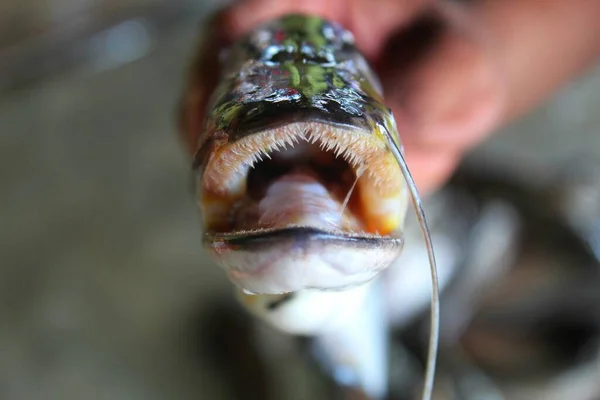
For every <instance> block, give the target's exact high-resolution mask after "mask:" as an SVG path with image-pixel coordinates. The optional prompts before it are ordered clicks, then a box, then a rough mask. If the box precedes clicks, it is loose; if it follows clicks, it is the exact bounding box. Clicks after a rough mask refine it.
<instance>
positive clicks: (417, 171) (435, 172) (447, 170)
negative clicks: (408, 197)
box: [405, 147, 462, 196]
mask: <svg viewBox="0 0 600 400" xmlns="http://www.w3.org/2000/svg"><path fill="white" fill-rule="evenodd" d="M461 158H462V156H461V153H456V152H450V151H448V152H439V151H432V150H427V149H422V148H418V147H417V148H414V149H413V148H411V147H407V148H406V153H405V159H406V163H407V165H408V168H409V169H410V171H411V175H412V177H413V179H414V181H415V184H416V185H417V189H419V194H420V195H421V196H427V195H428V194H431V193H432V192H434V191H435V190H436V189H437V188H439V187H440V186H442V185H443V184H444V183H445V182H446V181H447V180H448V179H449V178H450V176H451V175H452V173H453V172H454V170H455V169H456V167H457V166H458V164H459V163H460V160H461Z"/></svg>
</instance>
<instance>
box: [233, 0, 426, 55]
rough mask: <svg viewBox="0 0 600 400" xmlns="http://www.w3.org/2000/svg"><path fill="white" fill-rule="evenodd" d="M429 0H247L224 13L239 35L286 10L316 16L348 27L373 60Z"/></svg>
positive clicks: (235, 32) (364, 51)
mask: <svg viewBox="0 0 600 400" xmlns="http://www.w3.org/2000/svg"><path fill="white" fill-rule="evenodd" d="M430 2H431V0H374V1H365V0H329V1H323V0H305V1H297V0H249V1H244V2H241V3H239V4H237V5H236V6H235V7H233V8H232V9H231V12H230V13H229V14H228V15H227V18H226V19H225V23H226V24H227V29H228V30H229V31H230V32H232V33H233V34H234V35H241V34H244V33H246V32H248V31H249V30H250V29H252V28H254V27H255V26H256V25H258V24H260V23H263V22H266V21H268V20H270V19H273V18H276V17H279V16H282V15H284V14H289V13H304V14H311V15H317V16H320V17H323V18H326V19H329V20H331V21H335V22H338V23H340V24H342V25H343V26H344V27H345V28H346V29H348V30H350V31H351V32H352V33H353V34H354V36H355V38H356V44H357V46H358V48H359V49H360V50H361V51H362V52H363V53H365V55H366V56H367V58H369V59H375V58H377V57H378V56H379V54H380V52H381V50H382V47H383V46H382V44H383V43H384V38H385V37H387V36H388V35H389V34H390V32H392V31H393V30H394V29H396V28H397V27H398V26H399V25H402V24H404V23H406V21H408V20H409V19H410V18H411V17H412V16H414V15H415V14H416V13H417V12H418V11H419V10H421V9H422V8H423V7H424V5H425V4H427V3H430Z"/></svg>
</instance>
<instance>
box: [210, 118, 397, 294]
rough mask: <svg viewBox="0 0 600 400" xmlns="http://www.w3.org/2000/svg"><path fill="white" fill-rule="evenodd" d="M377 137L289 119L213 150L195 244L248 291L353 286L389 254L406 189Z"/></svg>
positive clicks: (381, 264) (391, 254)
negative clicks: (200, 234)
mask: <svg viewBox="0 0 600 400" xmlns="http://www.w3.org/2000/svg"><path fill="white" fill-rule="evenodd" d="M385 140H386V138H385V137H383V136H382V135H377V134H373V132H365V131H362V130H359V129H352V128H349V127H343V126H341V127H340V126H335V125H332V124H326V123H315V122H310V123H292V124H289V125H286V126H283V127H278V128H274V129H269V130H265V131H262V132H259V133H254V134H251V135H248V136H246V137H244V138H242V139H239V140H237V141H235V142H233V143H225V144H222V145H221V146H218V147H217V146H215V147H214V148H213V150H212V154H211V155H210V157H209V158H208V160H207V163H206V165H205V167H204V170H203V176H202V186H201V192H200V207H201V211H202V215H203V217H204V224H205V236H204V244H205V246H206V247H207V248H208V249H209V251H210V252H211V254H212V255H213V257H214V258H215V259H216V260H217V262H218V263H219V264H220V265H221V266H223V267H224V268H225V269H226V271H227V272H228V274H229V277H230V279H231V280H232V281H233V282H234V283H236V284H238V286H240V287H242V288H243V289H245V290H247V291H250V292H255V293H287V292H292V291H297V290H303V289H320V290H337V289H344V288H347V287H351V286H355V285H358V284H362V283H364V282H366V281H368V280H370V279H372V278H373V277H374V276H376V275H377V273H378V272H379V271H381V270H382V269H384V268H385V267H387V266H388V265H389V264H390V263H391V262H392V261H393V260H394V259H395V258H397V257H398V255H399V254H400V251H401V249H402V245H403V240H402V234H401V228H402V225H403V221H404V216H405V213H406V208H407V202H408V199H407V190H406V187H405V184H404V180H403V178H402V175H401V172H400V170H399V168H398V166H397V163H396V160H395V158H394V157H393V155H392V154H391V153H390V152H389V150H388V148H387V143H386V141H385Z"/></svg>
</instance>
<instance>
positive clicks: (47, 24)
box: [0, 0, 600, 400]
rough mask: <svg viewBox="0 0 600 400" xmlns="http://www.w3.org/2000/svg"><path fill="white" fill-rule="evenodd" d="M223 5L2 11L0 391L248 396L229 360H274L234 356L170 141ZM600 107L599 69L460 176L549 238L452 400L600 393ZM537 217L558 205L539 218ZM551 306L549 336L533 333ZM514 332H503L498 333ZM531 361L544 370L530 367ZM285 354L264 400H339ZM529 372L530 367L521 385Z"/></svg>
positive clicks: (239, 335) (143, 1)
mask: <svg viewBox="0 0 600 400" xmlns="http://www.w3.org/2000/svg"><path fill="white" fill-rule="evenodd" d="M220 4H221V2H219V1H217V0H211V1H206V0H202V1H188V0H173V1H170V2H166V1H159V0H121V1H116V0H102V1H91V0H56V1H52V2H42V1H39V0H19V1H16V0H3V1H2V2H0V210H1V211H0V399H6V400H21V399H31V400H34V399H45V400H50V399H61V400H71V399H111V400H118V399H127V400H136V399H144V400H151V399H167V398H168V399H237V398H242V397H241V395H239V392H238V391H237V389H236V388H235V386H236V385H238V384H239V385H240V386H243V387H244V388H246V389H247V390H250V389H249V388H250V386H244V385H251V383H248V382H247V381H248V379H246V381H244V382H242V380H238V379H237V378H235V376H234V375H233V374H234V373H233V372H229V371H228V370H227V369H226V368H227V367H228V366H231V365H244V366H246V367H248V366H250V367H248V368H252V367H254V366H256V367H257V369H258V366H260V365H262V364H261V363H262V361H261V359H260V357H259V356H257V355H256V354H254V353H253V352H252V351H250V350H248V354H244V356H243V357H242V358H243V359H240V358H239V357H240V356H239V354H240V351H241V350H240V351H238V352H236V357H237V359H236V358H234V359H232V360H231V361H222V360H223V359H224V358H223V357H225V355H226V353H228V352H234V350H235V349H236V347H235V346H239V348H242V347H243V346H242V345H243V344H244V343H245V341H246V340H247V339H246V338H245V336H244V335H245V333H244V332H245V329H250V330H251V326H250V323H249V322H248V321H247V320H246V316H245V314H243V313H242V312H241V311H240V310H239V309H238V308H237V307H236V306H235V304H233V297H232V296H231V292H232V289H231V285H230V284H229V282H228V281H227V280H226V278H225V276H224V274H222V273H221V271H220V270H218V269H217V268H216V267H215V266H214V265H213V264H212V263H210V262H209V261H208V260H207V258H206V256H205V254H204V253H203V252H202V250H201V248H200V243H201V231H200V226H199V224H198V222H199V220H198V218H197V213H196V209H195V205H194V201H193V198H192V194H191V179H190V169H189V164H188V159H187V156H186V154H185V152H184V149H183V146H182V144H181V143H180V142H179V141H178V138H177V136H176V130H175V107H176V104H177V99H178V95H179V93H180V92H181V90H182V88H183V85H184V79H185V77H186V75H185V73H186V71H187V67H188V65H189V61H190V58H191V56H192V54H193V53H194V50H195V48H196V47H195V46H196V44H197V42H198V33H199V30H200V28H201V27H202V25H203V22H204V20H205V18H206V16H207V15H209V13H210V12H211V11H212V10H214V9H215V8H216V7H217V6H219V5H220ZM599 102H600V68H597V69H595V70H592V71H591V72H590V73H589V74H587V75H586V76H583V77H582V78H581V79H578V80H577V81H574V82H572V83H571V84H569V85H568V86H567V87H566V88H565V89H564V90H562V91H561V92H560V93H559V94H558V95H557V96H556V97H555V98H554V99H552V100H551V101H550V102H549V103H547V104H546V105H544V106H543V107H541V108H540V109H538V110H537V111H535V112H534V113H532V114H530V115H528V116H527V117H525V118H523V119H522V120H520V121H519V122H517V123H516V124H513V125H512V126H510V127H508V128H507V129H505V131H504V132H502V133H501V134H498V135H496V136H494V137H493V138H492V139H491V140H489V141H488V142H486V143H485V144H484V145H483V146H481V147H480V148H478V149H476V150H475V151H474V152H473V153H472V154H471V155H470V156H469V157H468V159H467V160H465V165H464V166H463V168H462V169H461V171H459V172H458V173H457V178H456V179H455V180H454V181H453V183H451V184H450V187H451V188H452V185H454V186H455V187H458V188H459V189H460V191H461V193H466V194H467V195H468V196H471V198H476V199H478V201H479V203H478V204H484V203H485V201H487V200H489V199H490V198H492V199H495V198H498V199H500V201H501V202H502V204H505V205H507V206H508V207H511V208H512V209H514V210H516V212H517V214H518V215H519V220H520V223H521V224H520V225H521V226H535V227H536V229H538V228H539V230H538V231H536V230H532V231H528V232H526V233H527V234H523V235H521V236H519V238H520V239H515V241H514V243H512V246H514V248H515V249H517V248H518V250H515V251H514V252H515V253H516V254H517V255H518V256H515V257H514V262H513V264H514V265H513V264H511V265H510V266H509V268H508V270H509V271H511V272H510V273H509V272H505V273H503V276H504V277H505V278H504V280H502V281H501V286H502V287H501V288H500V289H498V288H497V291H496V292H494V293H505V294H506V293H509V294H510V295H509V296H508V297H511V296H512V297H511V298H512V300H513V302H512V303H511V304H508V305H507V304H504V303H502V300H498V299H499V298H502V299H506V298H507V296H504V297H502V296H500V297H498V296H497V297H496V298H494V296H491V298H490V299H487V300H486V301H487V302H486V301H482V303H481V304H483V306H482V308H481V310H480V311H479V312H480V314H481V315H483V316H482V317H481V318H482V319H481V321H482V322H480V324H479V325H477V324H476V323H474V325H472V326H471V327H470V328H469V329H470V331H467V332H466V333H465V335H464V336H463V337H464V338H467V339H465V340H466V341H465V340H463V343H462V345H461V346H462V348H463V349H466V350H464V351H465V352H466V353H467V355H468V357H467V358H468V359H469V362H463V361H461V364H460V365H461V366H465V368H464V369H460V368H458V369H457V368H453V367H452V365H455V364H453V363H455V362H457V361H456V354H455V353H454V350H448V357H447V360H451V361H448V363H446V364H445V363H444V362H442V364H441V368H442V370H441V371H442V372H441V376H442V378H444V376H445V375H444V371H445V370H444V368H445V366H446V367H448V371H459V370H460V371H463V372H464V374H463V375H462V376H461V377H460V378H457V377H456V376H453V377H451V379H450V380H451V381H452V382H453V384H452V385H453V387H454V388H455V389H456V387H461V389H460V390H458V389H456V390H455V389H452V390H451V389H444V390H446V392H445V394H446V395H448V394H449V393H450V392H451V391H455V392H456V393H458V392H460V393H461V394H456V395H454V397H451V396H445V397H440V399H441V398H448V399H465V400H466V399H469V400H470V399H507V400H513V399H521V398H522V399H534V398H544V399H550V398H551V397H548V396H549V394H548V393H552V394H556V395H557V396H558V397H556V398H557V399H565V398H571V399H577V400H579V399H581V400H598V399H600V388H598V386H599V385H598V384H597V382H599V379H600V362H599V361H598V358H594V354H596V353H595V351H596V350H595V349H596V344H597V342H598V335H597V334H598V332H599V330H598V329H597V328H598V321H600V315H599V314H600V311H599V309H598V308H599V307H600V306H599V304H600V296H598V292H600V286H599V285H600V280H599V279H598V271H599V269H598V264H597V258H596V256H597V254H598V253H595V252H598V242H599V240H600V239H599V238H600V235H598V233H597V232H598V228H597V227H598V220H599V219H598V218H599V217H600V206H599V199H600V196H598V193H599V192H600V186H599V184H600V174H598V171H600V170H599V169H598V160H600V134H599V131H600V113H599V112H598V104H599ZM594 168H595V171H596V172H592V173H590V172H589V171H593V170H594ZM473 171H477V173H476V174H474V173H473ZM586 171H587V172H586ZM482 193H484V194H482ZM482 199H483V200H482ZM485 204H487V203H485ZM540 205H544V207H545V205H550V206H551V207H550V206H549V208H548V209H547V210H546V209H545V208H544V210H545V211H544V212H545V213H546V214H544V216H540V215H538V214H535V212H534V213H533V214H535V215H533V216H532V210H533V211H536V212H537V211H539V206H540ZM483 209H484V207H479V208H478V210H480V211H481V210H483ZM480 214H481V213H480ZM480 214H478V215H480ZM481 215H483V214H481ZM473 218H474V220H477V218H475V217H473ZM494 226H495V224H492V225H491V228H489V229H492V230H493V229H494ZM539 231H542V232H545V233H548V232H555V231H556V232H558V233H557V234H556V235H550V236H551V237H547V235H546V236H544V235H538V234H536V232H539ZM515 237H516V236H515ZM527 237H529V238H533V239H534V241H537V244H536V246H537V247H535V248H536V249H537V250H536V251H537V253H536V254H538V258H535V257H533V256H530V255H529V253H527V250H526V246H524V245H523V243H522V242H521V239H522V238H527ZM541 242H543V243H541ZM565 243H566V244H565ZM492 247H493V244H492ZM465 249H466V250H465V251H467V250H468V248H466V247H465ZM480 250H481V249H480ZM485 250H486V249H485V248H484V249H483V252H484V253H485ZM554 251H560V255H555V254H554V253H553V252H554ZM539 254H541V255H542V256H539ZM532 257H533V258H532ZM519 260H521V261H519ZM523 260H526V261H523ZM540 260H541V261H540ZM548 260H553V263H552V262H549V261H548ZM556 260H559V261H556ZM549 264H552V266H551V268H550V272H549V270H548V269H545V268H547V267H548V265H549ZM548 276H552V277H553V279H546V278H547V277H548ZM539 277H544V279H542V280H541V283H540V281H539V280H538V278H539ZM565 282H568V284H567V283H565ZM538 286H541V287H542V289H540V290H539V291H537V292H535V291H532V290H529V289H531V288H538ZM515 287H516V288H515ZM543 289H545V290H543ZM511 290H512V291H511ZM503 291H504V292H503ZM506 291H508V292H506ZM533 292H535V293H538V294H539V296H537V297H535V296H534V297H533V298H532V297H531V296H529V295H531V294H532V293H533ZM559 295H560V296H559ZM519 296H522V297H523V299H525V300H523V301H524V303H522V304H521V303H518V302H517V303H515V301H516V300H515V299H517V300H518V299H520V297H519ZM528 296H529V297H528ZM498 304H500V306H499V305H498ZM565 304H566V305H565ZM486 305H489V308H490V309H491V310H493V312H491V314H492V316H491V317H489V315H490V314H489V313H488V314H486V308H485V307H486ZM528 307H529V308H528ZM540 310H542V311H543V312H542V314H544V316H543V318H542V317H540V318H542V319H543V321H546V322H544V323H546V325H544V324H542V323H540V324H541V325H539V324H538V325H536V326H534V327H532V326H531V324H529V325H528V324H527V322H528V321H529V322H531V320H532V319H533V320H535V318H533V317H532V315H534V316H535V315H538V314H539V311H540ZM556 310H560V313H559V315H555V314H552V312H550V311H556ZM573 315H577V316H578V319H577V321H575V322H573V321H571V320H569V321H567V323H563V325H565V326H567V327H566V328H564V329H563V330H562V331H560V332H562V333H561V334H560V335H558V336H556V335H555V336H552V335H550V336H548V335H546V334H544V335H542V336H543V340H542V339H540V340H539V341H536V340H538V336H536V335H537V333H538V331H537V330H536V329H537V328H539V327H540V326H542V325H543V326H544V327H547V326H550V325H552V324H550V323H549V322H548V321H559V322H564V321H565V318H567V317H569V316H573ZM487 317H489V318H487ZM486 318H487V319H486ZM567 319H568V318H567ZM475 320H477V318H475ZM490 321H491V322H490ZM571 322H572V323H571ZM486 324H487V325H486ZM494 324H495V325H494ZM549 324H550V325H549ZM559 325H560V324H559ZM563 325H560V326H561V327H562V326H563ZM478 326H484V328H481V329H480V330H479V331H478V330H477V329H478V328H477V327H478ZM552 326H554V325H552ZM490 327H500V328H493V329H492V328H490ZM502 327H507V328H506V329H507V332H508V333H506V335H504V336H502V335H499V336H500V337H496V336H493V335H492V334H491V333H490V332H493V333H497V332H500V331H502V329H501V328H502ZM524 327H525V328H524ZM565 329H566V330H565ZM524 331H525V332H528V333H531V334H532V335H530V336H527V335H525V336H526V338H524V336H523V335H522V333H523V332H524ZM515 332H519V334H517V333H515ZM544 332H546V331H544ZM552 332H554V331H552ZM534 333H535V334H536V335H534ZM269 334H273V333H269ZM273 335H275V334H273ZM497 336H498V335H497ZM274 337H275V336H274ZM507 338H509V339H507ZM505 339H506V340H505ZM570 339H573V340H570ZM277 340H280V341H281V343H280V345H281V346H280V350H281V349H284V348H287V347H285V346H286V345H285V343H284V342H283V339H282V338H278V339H277ZM511 340H512V341H511ZM404 342H410V340H405V341H404ZM542 342H543V343H544V345H543V346H542V345H540V344H539V343H542ZM567 342H568V344H569V345H570V346H574V347H565V346H567V344H565V343H567ZM571 342H574V344H573V343H571ZM277 343H279V342H277ZM248 346H251V345H248ZM409 347H410V346H409ZM416 347H417V348H418V345H417V346H416ZM534 348H535V349H536V351H537V353H536V352H535V351H533V350H531V349H534ZM565 348H567V350H566V351H567V353H568V354H569V355H573V357H572V359H571V358H569V359H568V362H567V361H564V362H562V361H561V362H560V363H557V364H556V366H555V367H554V364H552V365H553V368H552V370H551V371H547V370H546V369H547V367H548V366H549V364H550V363H549V362H548V358H544V357H546V355H547V354H549V353H552V352H553V351H558V350H561V349H562V350H564V349H565ZM524 349H528V350H531V352H530V353H527V354H529V355H530V358H529V360H530V361H531V360H534V361H536V362H537V363H536V362H534V361H531V362H530V363H524V364H523V363H522V362H520V361H523V360H522V359H519V356H522V355H523V354H524V351H525V350H524ZM556 349H558V350H556ZM215 351H216V353H217V354H215ZM244 351H245V350H244ZM244 351H241V352H242V353H243V352H244ZM281 351H283V350H281ZM285 351H289V354H288V355H287V356H286V360H287V364H286V365H288V366H289V369H291V370H293V369H294V368H295V365H296V364H297V365H298V366H297V372H294V373H293V374H292V375H290V377H287V378H282V377H281V376H280V377H279V378H280V384H281V385H283V386H282V387H288V388H289V387H292V388H295V389H294V390H293V391H291V392H286V394H285V395H284V396H281V395H280V396H275V397H268V398H286V399H292V398H297V399H306V398H328V397H319V396H318V395H316V394H315V393H316V392H311V391H310V389H302V388H306V387H308V388H310V387H311V385H312V384H313V383H312V382H313V380H311V379H312V378H311V377H310V376H309V375H310V374H308V373H306V372H301V371H304V370H303V369H302V368H304V369H306V367H303V365H304V364H305V362H304V360H303V358H302V356H301V355H298V353H294V352H292V351H291V350H285ZM292 353H293V354H295V356H292V355H290V354H292ZM300 353H301V352H300ZM511 353H515V354H512V355H510V354H511ZM580 353H581V354H583V357H582V358H579V357H575V355H576V354H580ZM286 354H287V353H286ZM461 354H463V350H461ZM552 354H554V353H552ZM463 356H464V354H463ZM511 356H512V357H513V358H514V359H511V358H510V357H511ZM294 357H295V358H294ZM536 357H538V358H536ZM567 358H568V357H567ZM219 360H221V361H219ZM461 360H464V358H461ZM553 360H559V361H560V360H562V358H553ZM295 363H296V364H295ZM540 366H543V367H544V368H546V369H544V368H541V367H540ZM538 367H540V369H543V370H544V372H543V373H541V372H540V373H534V372H536V371H538V370H537V369H536V368H538ZM224 368H225V369H224ZM518 368H521V370H523V371H529V372H532V374H533V375H532V376H531V377H528V379H529V378H531V379H529V380H528V381H527V382H526V383H523V382H521V381H519V383H518V384H514V385H513V384H511V382H513V381H514V379H513V378H514V377H512V375H515V374H516V375H518V374H517V373H516V371H521V370H519V369H518ZM507 370H508V371H510V372H511V373H512V375H511V373H507ZM246 371H248V369H247V370H246ZM473 371H478V372H473ZM498 371H502V372H501V373H500V372H498ZM253 374H258V375H257V376H254V375H252V374H250V375H251V376H252V377H253V379H254V378H255V379H257V380H258V381H260V379H262V378H264V377H262V375H260V374H259V372H256V371H255V372H253ZM259 375H260V376H259ZM450 375H452V374H450ZM464 376H467V378H465V379H466V381H463V380H461V379H463V378H464ZM261 377H262V378H261ZM482 377H483V378H482ZM484 378H485V379H484ZM286 379H287V380H286ZM482 379H483V380H482ZM267 380H268V379H267ZM281 382H283V383H281ZM286 382H287V383H286ZM290 382H291V383H290ZM457 382H458V383H457ZM460 382H463V383H464V382H466V383H465V384H464V385H462V386H461V384H460ZM481 382H484V383H481ZM485 382H487V383H485ZM506 382H508V383H506ZM532 382H534V383H532ZM565 382H566V383H565ZM594 382H596V384H595V385H594ZM476 383H477V384H476ZM505 383H506V385H505ZM254 384H257V383H256V382H254ZM417 384H418V382H417ZM564 384H566V385H567V386H564ZM286 385H287V386H286ZM315 385H317V384H316V383H315ZM478 385H479V386H478ZM481 385H483V387H484V389H481V390H480V389H473V388H481V387H482V386H481ZM486 385H487V386H486ZM561 385H562V386H561ZM259 386H260V385H259ZM445 387H446V386H445ZM465 388H467V389H465ZM549 388H550V389H549ZM565 388H570V389H565ZM255 389H256V390H258V391H260V390H262V389H260V388H255ZM303 390H305V391H303ZM478 390H479V391H478ZM482 390H483V391H482ZM561 390H563V391H561ZM565 390H566V391H565ZM576 390H581V391H576ZM236 393H238V394H236ZM311 393H312V394H311ZM453 393H454V392H453ZM482 393H483V394H482ZM532 393H535V395H534V394H532ZM249 396H250V395H249ZM494 396H496V397H494ZM519 396H521V397H519ZM535 396H538V397H535ZM594 396H595V397H594ZM252 398H267V395H256V396H255V397H252ZM398 398H400V397H398Z"/></svg>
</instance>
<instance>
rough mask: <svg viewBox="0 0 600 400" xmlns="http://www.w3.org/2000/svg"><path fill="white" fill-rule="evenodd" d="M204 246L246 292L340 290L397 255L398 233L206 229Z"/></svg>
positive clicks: (376, 271) (374, 273) (364, 278)
mask: <svg viewBox="0 0 600 400" xmlns="http://www.w3.org/2000/svg"><path fill="white" fill-rule="evenodd" d="M204 243H205V246H206V247H207V249H208V250H209V252H210V253H211V255H212V257H213V259H214V260H215V261H216V262H217V263H218V264H219V265H220V266H221V267H222V268H224V269H225V271H226V272H227V274H228V276H229V279H230V280H231V281H232V282H233V283H234V284H235V285H236V286H238V287H239V288H241V289H243V290H244V291H246V292H251V293H256V294H281V293H289V292H296V291H299V290H306V289H313V290H344V289H348V288H350V287H354V286H358V285H361V284H364V283H366V282H368V281H370V280H371V279H373V278H374V277H375V276H377V275H378V274H379V273H380V272H381V271H382V270H384V269H386V268H387V267H388V266H389V265H390V264H391V263H393V261H394V260H395V259H396V258H397V257H398V256H399V255H400V252H401V250H402V246H403V240H402V238H400V237H389V236H375V235H362V234H361V235H355V234H352V233H346V232H341V231H340V232H329V231H325V230H319V229H315V228H308V227H293V228H286V229H277V230H262V231H255V232H238V233H230V234H223V233H221V234H206V236H205V240H204Z"/></svg>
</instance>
